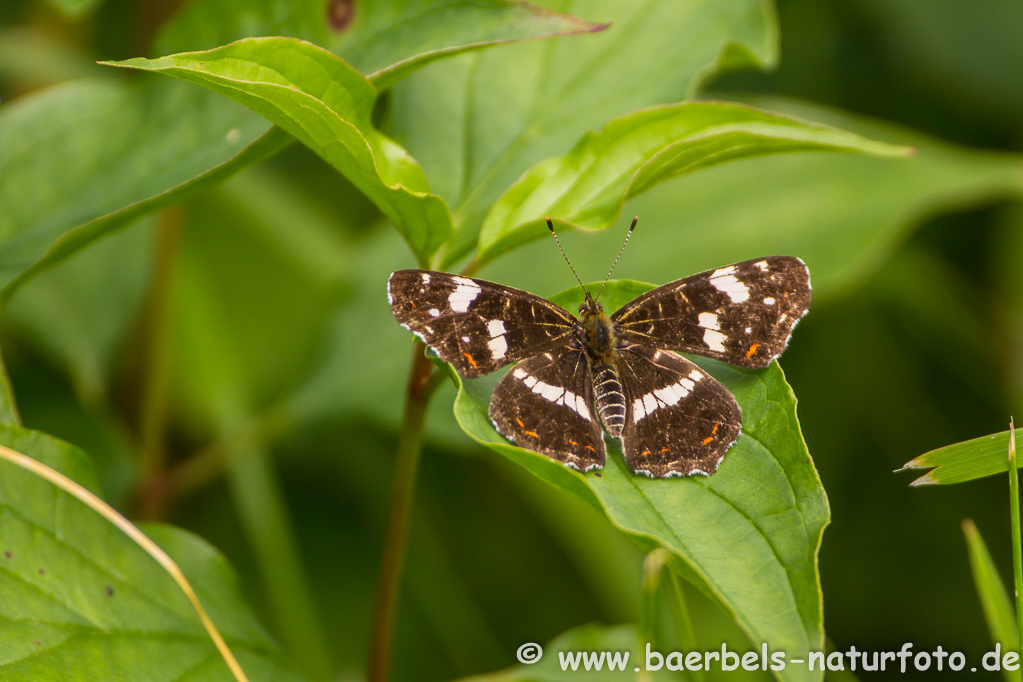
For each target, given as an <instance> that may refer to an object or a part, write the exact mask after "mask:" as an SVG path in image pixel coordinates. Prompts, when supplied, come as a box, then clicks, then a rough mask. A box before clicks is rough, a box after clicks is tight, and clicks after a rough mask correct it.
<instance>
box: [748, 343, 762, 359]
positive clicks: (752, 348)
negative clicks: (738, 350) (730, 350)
mask: <svg viewBox="0 0 1023 682" xmlns="http://www.w3.org/2000/svg"><path fill="white" fill-rule="evenodd" d="M757 348H760V344H759V343H754V344H753V345H752V346H750V347H749V350H748V351H746V357H747V358H751V357H753V354H754V353H756V352H757Z"/></svg>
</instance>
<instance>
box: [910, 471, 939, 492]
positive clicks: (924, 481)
mask: <svg viewBox="0 0 1023 682" xmlns="http://www.w3.org/2000/svg"><path fill="white" fill-rule="evenodd" d="M934 471H935V470H934V469H932V470H931V471H928V472H927V473H926V474H924V475H923V476H921V477H920V478H918V479H916V480H915V481H913V482H912V483H910V484H909V487H910V488H917V487H919V486H922V485H938V484H939V483H940V481H938V479H936V478H934V476H933V474H934Z"/></svg>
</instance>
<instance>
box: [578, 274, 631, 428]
mask: <svg viewBox="0 0 1023 682" xmlns="http://www.w3.org/2000/svg"><path fill="white" fill-rule="evenodd" d="M579 313H580V315H581V316H582V320H580V322H579V328H578V330H577V333H578V335H579V342H580V343H581V344H582V346H583V348H584V349H585V350H586V359H587V362H588V364H589V367H590V376H591V377H592V378H593V401H594V404H595V406H596V408H597V414H599V415H600V420H601V422H603V424H604V429H605V430H606V431H607V432H608V433H610V434H611V435H612V436H615V437H616V438H619V437H621V435H622V428H623V427H624V426H625V394H624V393H623V392H622V382H621V379H620V378H619V375H618V358H619V353H618V335H617V334H616V333H615V324H614V322H612V321H611V318H609V317H608V316H607V315H605V314H604V310H603V308H602V307H601V306H600V304H599V303H597V302H596V301H594V300H593V299H592V298H591V297H590V295H589V294H587V295H586V302H585V303H583V304H582V305H581V306H579Z"/></svg>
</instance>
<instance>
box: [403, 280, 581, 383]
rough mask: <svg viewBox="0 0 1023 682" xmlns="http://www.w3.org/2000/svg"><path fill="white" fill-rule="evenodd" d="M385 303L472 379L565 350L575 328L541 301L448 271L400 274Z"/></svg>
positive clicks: (559, 310)
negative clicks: (560, 348) (521, 361)
mask: <svg viewBox="0 0 1023 682" xmlns="http://www.w3.org/2000/svg"><path fill="white" fill-rule="evenodd" d="M387 298H388V301H389V302H390V304H391V312H392V313H394V316H395V317H396V318H398V322H400V323H401V324H402V326H404V327H405V328H406V329H409V330H410V331H412V333H413V334H415V335H416V336H418V337H419V338H420V339H422V340H423V342H424V343H425V344H426V345H427V346H429V347H430V348H432V349H433V350H434V351H435V352H436V353H437V355H439V356H440V358H441V359H442V360H444V361H445V362H448V363H451V365H452V366H454V368H455V369H456V370H457V371H458V373H459V374H461V375H463V376H466V377H470V378H475V377H480V376H483V375H484V374H489V373H490V372H493V371H494V370H496V369H499V368H501V367H504V366H505V365H507V364H509V363H512V362H517V361H519V360H522V359H523V358H527V357H530V356H533V355H537V354H540V353H544V352H546V351H548V350H550V349H552V348H556V347H558V346H561V345H564V343H565V339H566V338H567V337H568V335H570V334H571V333H572V330H573V328H574V323H575V318H574V317H572V315H571V314H570V313H569V312H568V311H566V310H564V309H563V308H560V307H558V306H556V305H554V304H553V303H551V302H550V301H545V300H544V299H542V298H540V297H539V296H534V295H533V294H530V293H528V292H525V291H522V290H521V289H515V288H513V287H507V286H504V285H502V284H495V283H494V282H487V281H485V280H481V279H473V278H471V277H462V276H460V275H452V274H450V273H446V272H431V271H429V270H399V271H398V272H395V273H394V274H392V275H391V278H390V279H389V280H388V282H387Z"/></svg>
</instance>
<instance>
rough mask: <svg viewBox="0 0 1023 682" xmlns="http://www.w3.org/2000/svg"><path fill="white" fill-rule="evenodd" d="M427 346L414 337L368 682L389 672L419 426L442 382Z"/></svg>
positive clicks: (380, 680)
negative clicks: (427, 353) (434, 367)
mask: <svg viewBox="0 0 1023 682" xmlns="http://www.w3.org/2000/svg"><path fill="white" fill-rule="evenodd" d="M425 349H426V347H425V346H424V345H423V343H422V342H420V341H416V343H415V345H414V346H413V348H412V368H411V370H410V372H409V383H408V390H407V391H406V394H405V413H404V415H403V417H402V423H401V435H400V436H399V437H398V453H397V459H396V461H395V470H394V488H393V490H392V492H391V508H390V511H389V512H388V516H387V531H386V535H385V537H384V551H383V556H382V557H381V560H380V572H379V575H378V577H377V590H376V599H375V602H374V605H373V625H372V628H371V630H370V637H369V661H368V665H367V679H368V681H369V682H386V681H387V679H388V676H389V674H390V658H391V638H392V636H393V633H394V618H395V612H396V607H397V604H398V593H399V591H400V587H401V573H402V567H403V564H404V558H405V545H406V540H407V538H408V524H409V510H410V509H411V507H412V494H413V492H414V491H415V483H416V472H417V471H418V469H419V455H420V453H421V452H422V446H423V428H424V426H425V424H426V411H427V408H428V407H429V404H430V396H431V395H433V392H434V390H435V389H436V388H437V386H438V385H439V384H440V381H441V380H442V377H443V375H442V374H441V373H440V372H435V371H434V370H433V366H432V364H431V363H430V360H429V359H428V358H427V357H426V355H425V354H424V351H425Z"/></svg>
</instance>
